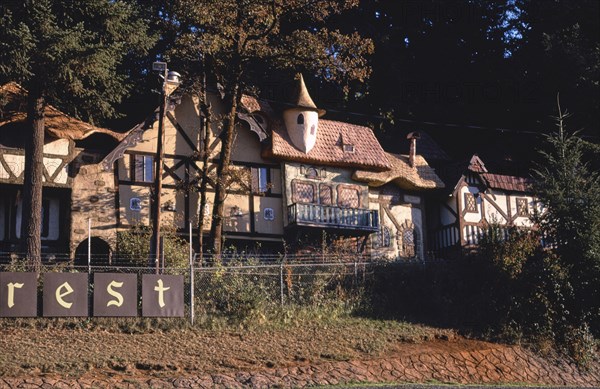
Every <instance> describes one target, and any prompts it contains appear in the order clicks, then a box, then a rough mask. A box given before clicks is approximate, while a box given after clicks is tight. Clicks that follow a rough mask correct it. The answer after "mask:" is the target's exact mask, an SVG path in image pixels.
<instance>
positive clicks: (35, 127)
mask: <svg viewBox="0 0 600 389" xmlns="http://www.w3.org/2000/svg"><path fill="white" fill-rule="evenodd" d="M45 104H46V103H45V100H44V97H43V96H42V95H41V93H40V91H39V90H38V89H37V88H36V87H35V85H32V87H31V88H30V89H29V96H28V104H27V120H28V123H29V128H30V131H28V132H27V134H26V136H25V175H24V180H23V211H22V214H21V217H22V219H21V244H22V251H23V252H24V253H25V255H26V258H27V262H28V265H29V267H30V268H31V269H32V270H34V271H36V272H39V271H40V267H41V264H42V257H41V254H42V253H41V251H42V240H41V238H42V221H43V220H42V187H43V174H44V173H43V172H44V107H45ZM47 222H48V221H47Z"/></svg>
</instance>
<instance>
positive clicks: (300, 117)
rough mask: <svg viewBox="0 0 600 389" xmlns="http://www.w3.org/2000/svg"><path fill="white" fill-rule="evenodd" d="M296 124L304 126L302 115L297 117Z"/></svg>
mask: <svg viewBox="0 0 600 389" xmlns="http://www.w3.org/2000/svg"><path fill="white" fill-rule="evenodd" d="M296 122H297V123H298V124H304V115H303V114H300V115H298V119H297V121H296Z"/></svg>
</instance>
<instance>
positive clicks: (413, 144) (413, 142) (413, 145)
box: [406, 131, 421, 167]
mask: <svg viewBox="0 0 600 389" xmlns="http://www.w3.org/2000/svg"><path fill="white" fill-rule="evenodd" d="M420 137H421V134H419V133H418V132H417V131H413V132H411V133H410V134H408V135H407V136H406V139H408V140H410V151H409V152H408V163H409V164H410V166H411V167H415V158H416V156H417V139H419V138H420Z"/></svg>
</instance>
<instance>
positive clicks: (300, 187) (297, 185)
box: [292, 181, 315, 203]
mask: <svg viewBox="0 0 600 389" xmlns="http://www.w3.org/2000/svg"><path fill="white" fill-rule="evenodd" d="M292 193H293V198H294V202H296V203H314V202H315V185H314V184H313V183H311V182H302V181H292Z"/></svg>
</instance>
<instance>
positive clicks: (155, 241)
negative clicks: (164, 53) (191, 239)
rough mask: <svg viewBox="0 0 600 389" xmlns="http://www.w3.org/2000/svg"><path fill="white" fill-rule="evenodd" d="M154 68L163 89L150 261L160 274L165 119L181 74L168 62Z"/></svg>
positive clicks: (157, 144)
mask: <svg viewBox="0 0 600 389" xmlns="http://www.w3.org/2000/svg"><path fill="white" fill-rule="evenodd" d="M152 70H155V71H160V72H162V75H161V77H162V79H163V83H162V91H161V102H160V112H159V116H158V135H157V137H156V160H155V168H154V196H153V199H152V239H151V241H150V261H152V260H154V263H155V265H156V273H157V274H158V272H159V271H158V270H159V266H160V260H159V259H160V253H161V250H160V213H161V212H160V211H161V209H160V200H161V192H162V175H163V168H162V167H163V159H164V154H165V152H164V150H163V143H164V141H165V132H164V119H165V111H166V105H167V99H168V98H169V95H170V94H171V93H173V91H174V90H175V89H177V87H178V86H179V84H180V81H179V78H180V76H181V75H180V74H179V73H177V72H173V71H169V69H167V64H166V62H154V63H153V64H152Z"/></svg>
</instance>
